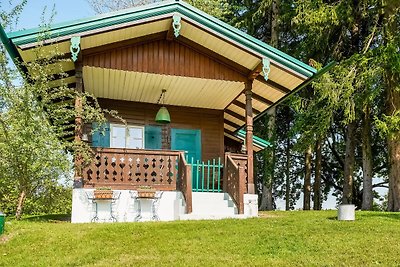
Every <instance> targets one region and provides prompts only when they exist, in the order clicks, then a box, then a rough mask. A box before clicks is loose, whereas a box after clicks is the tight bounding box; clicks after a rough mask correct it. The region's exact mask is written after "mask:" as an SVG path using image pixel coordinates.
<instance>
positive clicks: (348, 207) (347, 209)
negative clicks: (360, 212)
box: [338, 204, 356, 221]
mask: <svg viewBox="0 0 400 267" xmlns="http://www.w3.org/2000/svg"><path fill="white" fill-rule="evenodd" d="M355 211H356V207H355V205H354V204H342V205H339V210H338V220H339V221H354V220H355V219H356V212H355Z"/></svg>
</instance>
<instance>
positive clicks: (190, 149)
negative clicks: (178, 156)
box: [171, 128, 201, 163]
mask: <svg viewBox="0 0 400 267" xmlns="http://www.w3.org/2000/svg"><path fill="white" fill-rule="evenodd" d="M171 149H172V150H183V151H185V154H186V155H187V158H188V161H189V163H190V162H191V160H192V158H193V162H196V161H197V160H199V161H201V131H200V130H192V129H174V128H172V129H171Z"/></svg>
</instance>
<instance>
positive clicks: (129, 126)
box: [110, 123, 146, 149]
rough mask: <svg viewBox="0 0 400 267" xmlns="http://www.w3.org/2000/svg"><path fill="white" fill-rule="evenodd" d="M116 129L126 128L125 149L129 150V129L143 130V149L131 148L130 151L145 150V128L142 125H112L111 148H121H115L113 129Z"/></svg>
mask: <svg viewBox="0 0 400 267" xmlns="http://www.w3.org/2000/svg"><path fill="white" fill-rule="evenodd" d="M114 127H125V147H124V148H127V142H128V140H129V139H128V136H129V128H135V129H141V130H142V148H130V149H144V148H145V144H146V143H145V140H144V139H145V135H146V134H145V127H144V126H141V125H125V124H117V123H111V124H110V139H111V140H110V147H111V148H121V147H114V146H113V136H114V132H113V128H114Z"/></svg>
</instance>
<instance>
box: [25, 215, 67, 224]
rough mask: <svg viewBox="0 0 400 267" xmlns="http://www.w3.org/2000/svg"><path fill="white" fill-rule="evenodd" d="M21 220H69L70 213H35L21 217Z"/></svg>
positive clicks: (54, 221) (55, 221) (56, 221)
mask: <svg viewBox="0 0 400 267" xmlns="http://www.w3.org/2000/svg"><path fill="white" fill-rule="evenodd" d="M22 221H29V222H53V223H59V222H70V221H71V215H70V214H46V215H35V216H27V217H24V218H23V219H22Z"/></svg>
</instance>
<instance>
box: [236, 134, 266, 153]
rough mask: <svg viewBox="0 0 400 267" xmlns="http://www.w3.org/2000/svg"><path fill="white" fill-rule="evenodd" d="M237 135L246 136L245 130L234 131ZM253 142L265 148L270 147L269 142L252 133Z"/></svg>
mask: <svg viewBox="0 0 400 267" xmlns="http://www.w3.org/2000/svg"><path fill="white" fill-rule="evenodd" d="M236 136H237V137H241V138H246V132H245V131H244V130H240V131H238V132H237V133H236ZM253 144H254V145H257V146H259V147H261V148H262V149H265V148H267V147H271V146H272V145H271V143H270V142H268V141H267V140H264V139H262V138H260V137H258V136H255V135H253Z"/></svg>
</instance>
